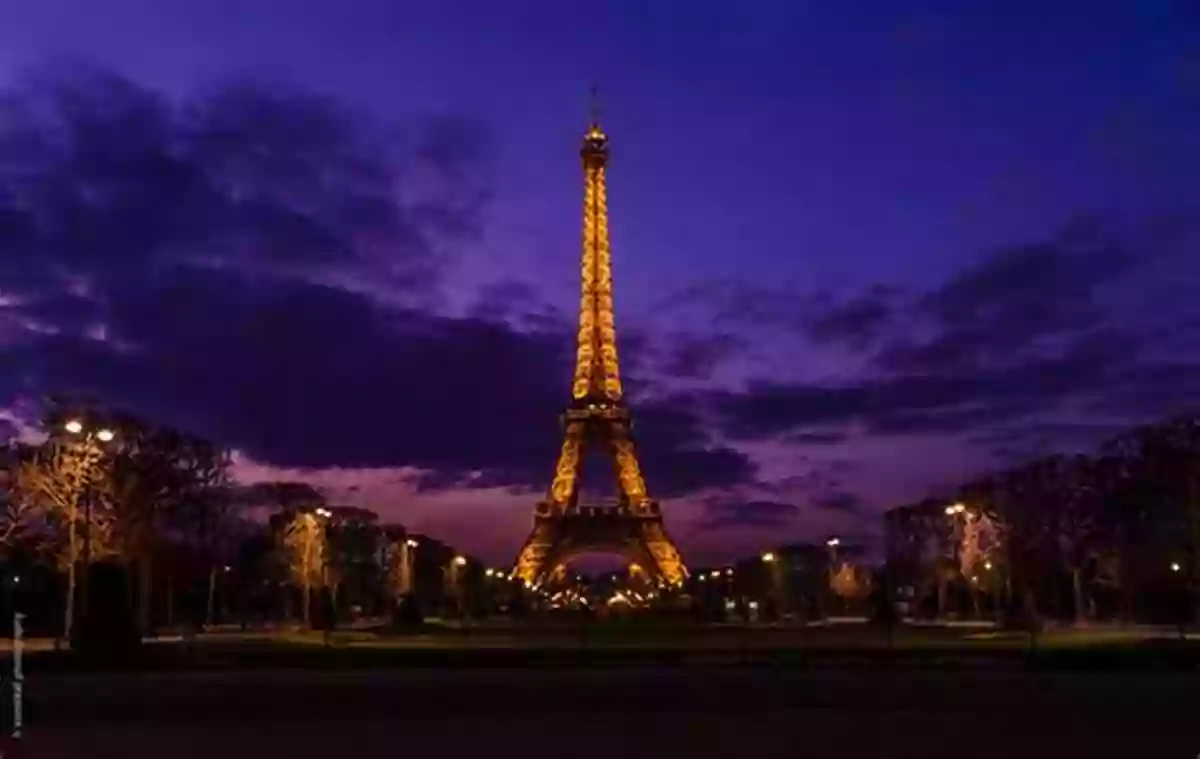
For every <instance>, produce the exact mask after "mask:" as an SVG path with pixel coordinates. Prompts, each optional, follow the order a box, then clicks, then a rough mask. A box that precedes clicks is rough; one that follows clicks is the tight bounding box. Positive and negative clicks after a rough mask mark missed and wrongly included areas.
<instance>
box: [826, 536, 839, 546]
mask: <svg viewBox="0 0 1200 759" xmlns="http://www.w3.org/2000/svg"><path fill="white" fill-rule="evenodd" d="M841 542H842V540H841V538H830V539H829V540H826V541H825V545H827V546H829V547H830V548H833V547H835V546H838V545H841Z"/></svg>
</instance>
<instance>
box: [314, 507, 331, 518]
mask: <svg viewBox="0 0 1200 759" xmlns="http://www.w3.org/2000/svg"><path fill="white" fill-rule="evenodd" d="M317 516H319V517H331V516H333V512H332V511H330V510H329V509H326V508H324V507H320V506H319V507H317Z"/></svg>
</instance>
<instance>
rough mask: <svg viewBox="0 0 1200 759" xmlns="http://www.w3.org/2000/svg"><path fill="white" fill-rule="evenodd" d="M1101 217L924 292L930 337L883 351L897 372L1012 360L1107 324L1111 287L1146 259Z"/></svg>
mask: <svg viewBox="0 0 1200 759" xmlns="http://www.w3.org/2000/svg"><path fill="white" fill-rule="evenodd" d="M1146 253H1147V251H1145V250H1140V251H1137V252H1136V253H1135V251H1134V250H1132V249H1131V248H1130V247H1129V246H1128V243H1127V242H1126V241H1125V240H1123V239H1122V238H1121V237H1120V236H1119V235H1118V234H1117V233H1116V232H1115V231H1113V230H1110V229H1109V228H1108V227H1107V226H1106V225H1105V224H1104V223H1102V222H1101V221H1100V220H1099V219H1097V218H1093V217H1081V218H1079V219H1077V220H1075V221H1073V222H1072V223H1071V224H1068V225H1067V226H1066V227H1065V228H1064V229H1063V230H1062V231H1061V232H1059V233H1058V234H1057V235H1056V236H1054V237H1053V238H1051V239H1049V240H1046V241H1044V242H1039V243H1034V244H1029V245H1023V246H1018V247H1013V248H1006V249H1002V250H998V251H996V252H994V253H992V254H991V255H989V256H988V257H987V258H985V259H984V260H983V261H982V262H980V263H978V264H976V265H974V266H970V267H968V268H966V269H965V270H963V271H962V272H961V273H959V274H958V275H956V276H955V277H953V278H951V279H950V280H949V281H948V282H946V283H945V284H944V285H942V286H940V287H938V288H936V289H934V290H933V291H931V292H930V293H928V294H926V295H925V296H923V297H921V298H920V299H919V300H918V302H917V304H916V311H915V315H916V316H917V317H923V318H924V320H926V321H927V322H928V324H929V325H931V327H932V335H931V336H929V337H926V338H919V337H917V338H914V337H912V336H905V337H900V338H899V339H897V340H896V341H895V342H894V343H893V344H891V345H889V346H885V347H884V348H883V349H882V350H881V351H880V352H879V353H878V355H877V356H876V363H877V364H878V366H879V367H880V368H882V369H884V370H887V371H893V372H930V371H932V372H944V371H947V370H951V371H970V370H975V369H980V368H986V367H994V366H997V365H1011V364H1012V363H1014V362H1019V361H1022V360H1026V359H1028V358H1029V357H1030V356H1031V355H1036V352H1037V351H1040V350H1044V349H1045V348H1046V343H1048V342H1052V341H1054V340H1060V339H1063V338H1064V337H1067V338H1069V337H1072V336H1074V335H1076V334H1078V333H1080V332H1083V331H1087V330H1093V329H1096V328H1098V327H1100V326H1102V325H1103V324H1104V323H1105V321H1106V317H1107V314H1108V311H1107V304H1106V303H1105V302H1104V301H1103V299H1102V297H1101V296H1102V294H1103V291H1104V288H1105V287H1106V286H1108V285H1111V284H1113V283H1115V282H1119V281H1120V280H1122V279H1123V278H1125V277H1127V276H1128V275H1129V274H1130V272H1132V271H1133V270H1134V269H1135V268H1136V267H1137V266H1138V265H1139V264H1140V263H1142V262H1143V261H1144V259H1145V254H1146Z"/></svg>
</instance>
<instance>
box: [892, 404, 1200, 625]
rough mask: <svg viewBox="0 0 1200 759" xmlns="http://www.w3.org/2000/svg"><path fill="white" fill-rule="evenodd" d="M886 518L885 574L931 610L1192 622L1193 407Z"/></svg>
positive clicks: (1198, 539) (1197, 553) (1197, 461)
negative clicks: (1189, 412) (1085, 449)
mask: <svg viewBox="0 0 1200 759" xmlns="http://www.w3.org/2000/svg"><path fill="white" fill-rule="evenodd" d="M884 521H885V533H886V544H887V563H888V566H887V574H888V576H889V578H890V579H891V581H892V583H893V584H895V585H898V586H904V585H907V586H908V587H909V588H910V589H913V590H915V593H913V601H914V603H915V604H917V605H922V603H923V604H924V607H925V610H926V611H928V612H931V613H934V614H945V613H947V612H953V611H957V612H959V613H965V614H976V615H980V614H982V613H983V612H984V611H986V610H988V609H991V610H994V611H995V612H996V613H997V614H998V615H1000V616H1003V617H1007V618H1010V619H1015V618H1018V617H1022V618H1025V619H1026V620H1034V619H1040V618H1042V617H1044V616H1053V617H1058V618H1061V619H1066V620H1072V621H1084V620H1090V619H1120V620H1124V621H1135V620H1144V621H1168V620H1170V621H1173V622H1180V623H1183V622H1187V621H1195V622H1198V623H1200V583H1198V579H1200V417H1197V416H1194V415H1184V416H1179V417H1175V418H1171V419H1168V420H1166V421H1163V422H1160V423H1157V424H1150V425H1145V426H1140V427H1136V428H1134V429H1131V430H1129V431H1127V432H1125V433H1124V434H1121V435H1118V436H1116V437H1114V438H1112V439H1110V440H1108V441H1107V442H1105V443H1103V444H1102V445H1101V446H1099V448H1098V449H1097V450H1096V451H1094V452H1093V453H1091V454H1078V455H1052V456H1046V457H1042V458H1039V459H1036V460H1033V461H1029V462H1026V463H1024V464H1021V465H1018V466H1015V467H1012V468H1010V469H1007V470H1004V471H1001V472H996V473H993V474H989V475H987V476H983V477H980V478H977V479H975V480H972V481H970V482H968V483H965V484H963V485H962V486H961V487H959V488H957V489H956V490H954V491H953V492H952V493H950V494H949V497H946V498H938V499H929V500H926V501H922V502H920V503H916V504H911V505H909V506H905V507H901V508H899V509H894V510H892V511H890V512H888V513H887V514H886V515H885V520H884Z"/></svg>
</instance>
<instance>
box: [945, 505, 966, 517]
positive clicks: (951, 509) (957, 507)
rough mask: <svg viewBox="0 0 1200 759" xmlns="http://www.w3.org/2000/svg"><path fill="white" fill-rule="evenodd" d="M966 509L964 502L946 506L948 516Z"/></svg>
mask: <svg viewBox="0 0 1200 759" xmlns="http://www.w3.org/2000/svg"><path fill="white" fill-rule="evenodd" d="M966 510H967V507H966V506H964V505H963V504H961V503H953V504H950V505H949V506H947V507H946V516H954V515H955V514H961V513H963V512H964V511H966Z"/></svg>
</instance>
